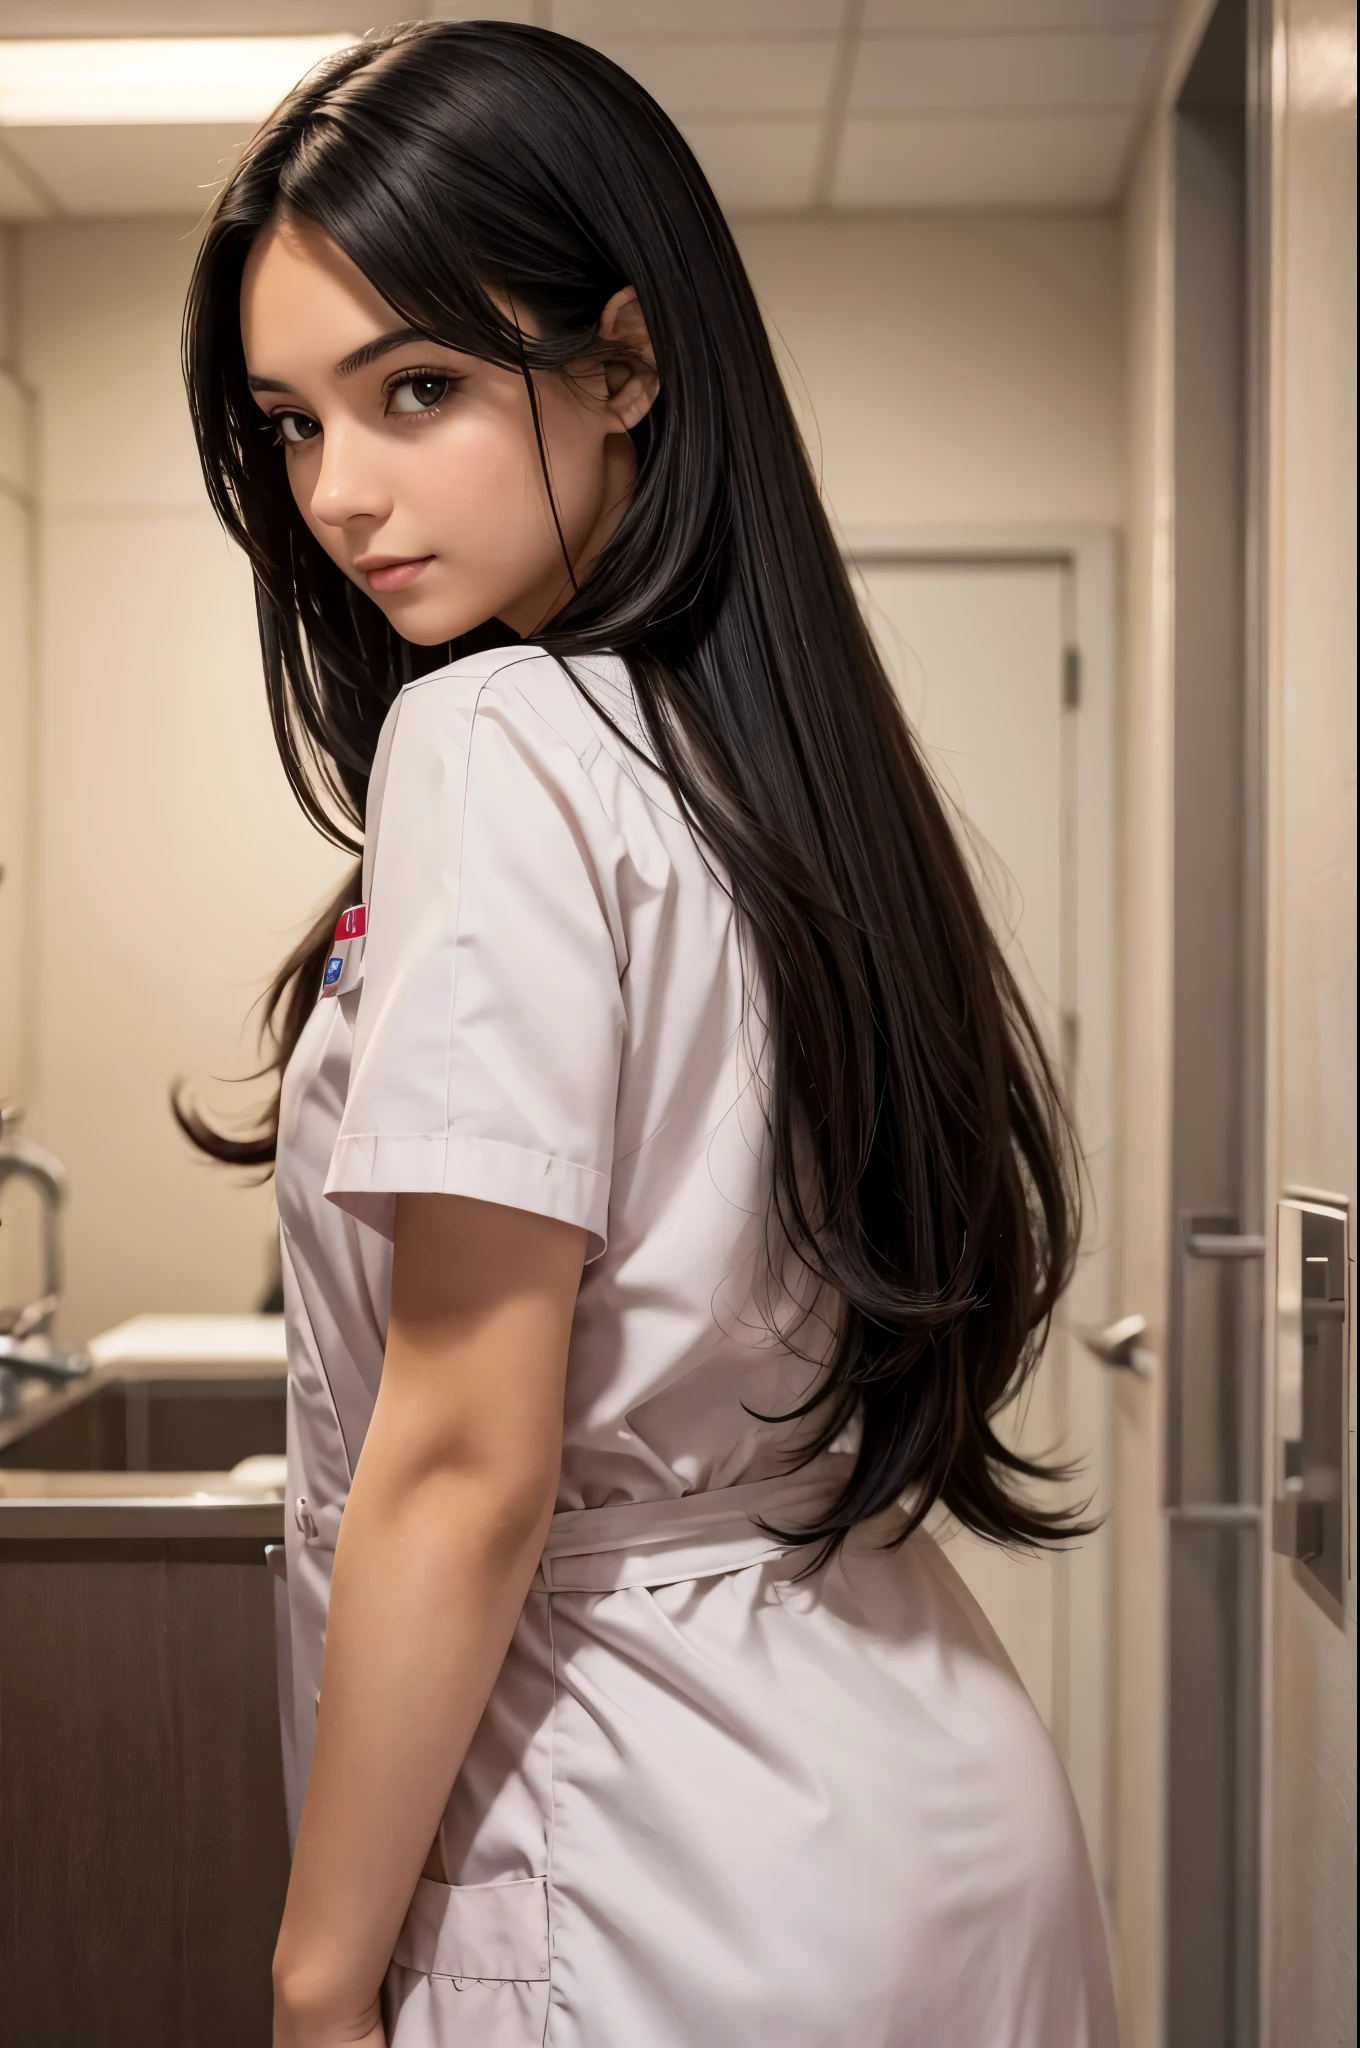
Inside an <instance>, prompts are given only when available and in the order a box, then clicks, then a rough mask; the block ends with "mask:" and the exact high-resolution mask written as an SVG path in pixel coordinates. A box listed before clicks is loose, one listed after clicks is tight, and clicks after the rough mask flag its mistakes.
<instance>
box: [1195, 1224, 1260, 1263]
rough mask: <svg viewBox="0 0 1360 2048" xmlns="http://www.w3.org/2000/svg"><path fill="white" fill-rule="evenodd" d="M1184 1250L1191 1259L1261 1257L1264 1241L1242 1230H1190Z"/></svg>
mask: <svg viewBox="0 0 1360 2048" xmlns="http://www.w3.org/2000/svg"><path fill="white" fill-rule="evenodd" d="M1185 1250H1186V1255H1187V1257H1189V1258H1192V1259H1263V1258H1264V1257H1265V1255H1266V1241H1265V1239H1264V1238H1263V1237H1253V1236H1251V1235H1250V1234H1244V1233H1243V1232H1242V1231H1233V1230H1227V1231H1217V1232H1215V1231H1211V1230H1192V1231H1191V1232H1190V1235H1189V1237H1188V1238H1187V1239H1186V1241H1185Z"/></svg>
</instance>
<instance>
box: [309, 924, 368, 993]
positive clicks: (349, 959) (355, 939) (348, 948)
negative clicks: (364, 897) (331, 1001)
mask: <svg viewBox="0 0 1360 2048" xmlns="http://www.w3.org/2000/svg"><path fill="white" fill-rule="evenodd" d="M367 931H368V906H367V905H366V904H364V903H356V904H355V905H354V907H353V909H352V910H345V911H342V912H341V914H340V918H339V922H338V923H337V924H336V927H335V937H334V938H333V939H332V940H331V950H330V953H329V954H328V956H327V959H326V965H325V967H324V968H323V969H322V974H321V993H322V995H323V996H343V995H348V994H349V991H350V990H351V989H352V988H358V986H359V983H360V982H361V981H362V979H363V966H364V937H365V935H366V933H367Z"/></svg>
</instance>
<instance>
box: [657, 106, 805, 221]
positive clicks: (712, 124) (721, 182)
mask: <svg viewBox="0 0 1360 2048" xmlns="http://www.w3.org/2000/svg"><path fill="white" fill-rule="evenodd" d="M683 130H684V136H685V140H686V141H687V142H688V144H689V146H690V148H691V149H692V150H693V151H694V154H695V155H696V156H697V157H698V159H699V162H700V163H701V164H702V165H703V167H704V172H705V174H706V176H707V178H708V181H709V183H710V184H711V185H712V187H713V190H714V191H715V193H716V194H717V196H718V203H719V205H720V206H721V207H722V209H723V211H724V212H725V213H729V214H732V213H786V212H787V213H791V212H795V211H797V210H798V209H799V208H801V207H805V206H809V205H810V204H811V202H812V178H813V172H814V170H815V169H816V164H817V150H818V146H819V144H820V142H821V136H822V124H821V122H820V121H686V122H685V123H684V124H683Z"/></svg>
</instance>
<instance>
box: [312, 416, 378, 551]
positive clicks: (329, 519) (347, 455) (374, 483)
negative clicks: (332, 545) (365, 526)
mask: <svg viewBox="0 0 1360 2048" xmlns="http://www.w3.org/2000/svg"><path fill="white" fill-rule="evenodd" d="M391 510H392V493H391V491H390V489H389V488H388V486H387V483H386V480H385V478H384V476H383V472H382V464H381V460H380V456H379V451H378V450H377V449H376V448H374V447H373V445H372V442H371V439H370V437H369V436H368V435H366V434H365V433H364V432H363V430H362V429H361V428H359V427H357V426H355V425H354V424H353V423H352V422H349V421H345V420H341V421H339V422H335V423H332V424H331V425H329V426H327V428H326V431H325V437H324V439H323V442H322V447H321V467H320V469H319V471H318V472H317V478H316V488H315V489H314V491H313V492H312V512H313V514H314V516H315V517H316V518H317V519H318V520H319V521H320V522H321V523H322V524H323V525H325V526H333V527H337V528H341V527H345V526H348V525H350V524H351V523H352V522H353V521H355V520H363V521H364V522H365V523H376V524H379V525H380V524H381V523H382V521H383V520H384V519H386V518H387V516H388V514H389V513H390V512H391Z"/></svg>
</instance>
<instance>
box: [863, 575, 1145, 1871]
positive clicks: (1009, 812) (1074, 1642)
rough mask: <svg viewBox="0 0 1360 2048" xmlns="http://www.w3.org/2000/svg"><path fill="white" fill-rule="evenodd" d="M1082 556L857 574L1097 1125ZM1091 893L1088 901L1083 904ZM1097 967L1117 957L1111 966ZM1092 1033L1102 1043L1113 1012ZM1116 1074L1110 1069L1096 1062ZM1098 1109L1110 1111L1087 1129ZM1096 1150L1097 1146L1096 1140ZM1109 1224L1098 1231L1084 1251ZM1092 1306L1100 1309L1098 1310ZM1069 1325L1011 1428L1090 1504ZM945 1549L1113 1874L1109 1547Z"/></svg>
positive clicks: (1022, 974)
mask: <svg viewBox="0 0 1360 2048" xmlns="http://www.w3.org/2000/svg"><path fill="white" fill-rule="evenodd" d="M1076 573H1077V571H1076V568H1075V566H1074V564H1073V562H1072V561H1071V560H1065V559H1063V558H1062V557H1061V556H1058V555H1055V556H1054V557H1053V558H1051V559H1042V558H1040V559H1026V558H1024V557H1017V558H1015V559H1010V560H1007V559H1004V558H998V557H996V556H990V557H988V556H979V557H969V556H968V555H966V554H963V555H956V556H954V557H952V558H950V559H941V558H939V557H934V558H931V557H925V556H920V557H912V556H908V555H899V556H898V557H896V558H895V559H894V558H880V559H877V560H874V559H866V558H865V557H864V556H861V557H860V558H859V560H858V561H857V562H856V563H855V575H856V578H857V581H858V583H859V585H860V589H861V595H862V598H863V600H864V602H865V604H866V608H867V612H868V616H869V619H870V622H871V624H872V626H873V629H874V633H875V636H876V638H877V640H878V643H879V646H880V647H881V649H882V651H883V654H884V656H885V659H886V661H887V664H888V668H889V672H890V674H891V675H892V677H893V680H894V682H895V684H896V686H897V689H898V691H899V694H900V696H901V700H902V703H903V706H904V708H905V710H906V712H907V716H908V718H909V719H910V721H911V723H912V726H913V728H914V730H915V732H916V734H917V736H918V737H919V739H920V740H921V741H922V742H923V744H924V747H925V749H926V753H927V757H928V759H929V761H930V764H931V767H932V769H933V771H934V773H935V776H936V778H937V781H938V783H939V786H940V788H941V789H942V791H943V793H944V795H945V798H946V801H947V802H948V803H949V804H950V805H952V806H953V807H954V809H955V811H956V815H957V819H958V823H959V828H960V831H961V832H962V834H963V835H964V837H965V839H966V841H967V842H968V845H969V847H970V851H971V854H972V858H973V862H974V867H975V871H976V873H977V874H978V877H979V880H980V882H981V885H982V889H983V893H984V900H985V902H986V904H987V907H988V910H989V912H990V914H991V916H992V918H993V922H994V925H995V927H996V929H997V930H998V932H999V933H1000V934H1001V936H1002V937H1003V940H1004V942H1005V944H1006V950H1007V957H1008V959H1009V961H1010V963H1011V966H1012V969H1013V970H1014V972H1015V973H1016V975H1017V977H1018V979H1019V982H1020V985H1021V987H1022V989H1023V991H1024V993H1025V996H1026V998H1027V1000H1028V1001H1029V1003H1030V1005H1031V1007H1032V1009H1033V1012H1034V1014H1035V1016H1036V1018H1037V1019H1038V1021H1039V1024H1040V1027H1041V1029H1042V1031H1043V1033H1044V1035H1045V1038H1046V1040H1047V1043H1048V1046H1049V1050H1050V1052H1051V1054H1052V1057H1053V1059H1054V1062H1055V1064H1056V1065H1057V1067H1058V1069H1059V1070H1060V1071H1061V1072H1062V1073H1063V1074H1064V1075H1065V1077H1066V1078H1067V1080H1068V1083H1069V1086H1070V1087H1071V1088H1072V1091H1073V1093H1074V1095H1075V1098H1076V1100H1077V1102H1078V1105H1079V1108H1078V1117H1079V1123H1080V1122H1081V1121H1082V1120H1083V1116H1085V1117H1086V1118H1087V1120H1089V1121H1090V1123H1091V1124H1092V1125H1093V1127H1095V1128H1097V1129H1098V1131H1099V1133H1100V1134H1101V1136H1103V1133H1104V1131H1105V1130H1106V1129H1107V1128H1108V1118H1107V1114H1100V1113H1098V1109H1097V1105H1093V1104H1092V1102H1091V1099H1090V1079H1091V1077H1090V1076H1089V1075H1088V1074H1085V1073H1083V1074H1081V1075H1080V1077H1079V1076H1078V1073H1077V1067H1078V1064H1082V1065H1085V1064H1086V1063H1087V1062H1086V1060H1085V1058H1084V1055H1085V1054H1087V1053H1089V1052H1090V1050H1091V1043H1090V1038H1091V1034H1090V1033H1089V1032H1088V1031H1087V1029H1086V1025H1087V1019H1086V1018H1085V1017H1084V1016H1083V1015H1082V1014H1081V1008H1082V995H1083V989H1082V984H1081V977H1080V976H1079V974H1078V960H1079V952H1080V941H1081V938H1082V932H1081V923H1082V904H1083V900H1084V892H1083V890H1082V888H1081V886H1080V883H1081V877H1080V874H1079V863H1080V862H1081V861H1082V860H1083V858H1085V857H1086V856H1087V854H1088V852H1089V854H1090V857H1091V858H1092V860H1093V861H1094V862H1095V864H1096V865H1098V866H1100V867H1101V868H1102V869H1103V868H1104V866H1105V863H1106V860H1107V859H1108V855H1109V848H1108V847H1105V848H1103V849H1098V848H1094V847H1092V846H1091V845H1090V841H1091V837H1092V835H1093V834H1095V835H1097V836H1098V835H1099V834H1100V833H1102V832H1103V833H1106V834H1108V831H1109V818H1108V814H1107V815H1106V816H1105V817H1103V818H1101V817H1099V816H1096V815H1094V807H1093V806H1091V805H1089V804H1088V805H1087V807H1086V811H1087V813H1091V815H1085V816H1084V815H1083V809H1082V806H1081V804H1080V801H1079V796H1080V792H1079V789H1078V786H1077V785H1078V778H1079V775H1080V772H1081V765H1082V748H1081V747H1080V745H1079V744H1078V732H1077V721H1078V720H1080V719H1081V718H1082V716H1083V711H1082V709H1081V708H1080V696H1081V690H1080V676H1081V667H1080V650H1079V649H1078V648H1077V646H1076V645H1075V636H1074V620H1075V618H1076V604H1075V577H1076ZM1085 893H1089V892H1085ZM1100 957H1101V958H1103V957H1104V954H1103V950H1102V952H1101V954H1100ZM1090 1007H1092V1008H1094V1009H1095V1010H1097V1011H1098V1012H1100V1013H1101V1014H1100V1015H1099V1017H1098V1018H1096V1019H1093V1020H1092V1022H1093V1023H1095V1024H1096V1025H1097V1027H1098V1030H1099V1029H1101V1028H1104V1026H1105V1024H1106V1021H1107V1016H1108V1005H1107V1004H1104V1003H1101V1002H1099V1001H1096V1002H1095V1003H1093V1004H1091V1005H1090ZM1095 1064H1096V1065H1098V1066H1099V1067H1101V1068H1102V1069H1103V1067H1104V1062H1096V1063H1095ZM1093 1110H1097V1113H1095V1114H1091V1112H1092V1111H1093ZM1082 1135H1083V1139H1085V1137H1086V1132H1085V1131H1084V1130H1083V1133H1082ZM1093 1240H1096V1241H1098V1226H1097V1228H1096V1229H1091V1228H1088V1243H1089V1242H1091V1241H1093ZM1101 1263H1102V1261H1101V1255H1100V1252H1099V1250H1098V1249H1097V1250H1094V1251H1089V1252H1088V1254H1087V1257H1086V1258H1085V1259H1084V1261H1083V1271H1082V1275H1081V1280H1080V1291H1081V1296H1082V1306H1083V1309H1084V1310H1085V1311H1086V1317H1082V1316H1077V1317H1075V1320H1078V1321H1081V1320H1084V1319H1086V1318H1087V1317H1089V1318H1090V1319H1094V1318H1095V1317H1096V1316H1099V1315H1100V1313H1101V1309H1102V1308H1103V1293H1104V1287H1103V1279H1104V1276H1103V1274H1102V1273H1101V1272H1100V1271H1099V1270H1098V1269H1099V1267H1100V1265H1101ZM1093 1303H1094V1304H1096V1306H1095V1307H1094V1312H1092V1307H1091V1304H1093ZM1067 1320H1068V1318H1066V1317H1065V1318H1064V1322H1063V1324H1062V1325H1061V1326H1060V1327H1058V1328H1056V1329H1055V1330H1054V1332H1053V1334H1052V1336H1051V1338H1050V1341H1049V1344H1048V1348H1047V1351H1046V1353H1045V1356H1044V1360H1043V1363H1042V1364H1041V1366H1040V1368H1039V1370H1038V1372H1037V1373H1036V1375H1035V1377H1034V1379H1033V1380H1032V1381H1031V1383H1030V1386H1029V1388H1028V1390H1027V1392H1026V1394H1025V1395H1024V1396H1023V1398H1022V1401H1021V1402H1020V1403H1019V1404H1018V1408H1017V1410H1016V1411H1015V1412H1013V1414H1012V1415H1011V1416H1010V1417H1009V1418H1008V1421H1007V1427H1008V1428H1009V1429H1010V1430H1011V1431H1012V1432H1013V1433H1014V1435H1015V1436H1017V1437H1018V1438H1019V1440H1020V1442H1021V1443H1022V1444H1023V1446H1024V1448H1025V1449H1026V1451H1028V1452H1029V1453H1030V1454H1031V1455H1040V1456H1050V1457H1056V1458H1058V1459H1062V1460H1076V1461H1077V1462H1078V1463H1079V1464H1080V1466H1081V1468H1082V1474H1083V1479H1082V1489H1081V1490H1082V1492H1083V1494H1088V1493H1095V1494H1096V1495H1097V1497H1098V1499H1099V1498H1101V1497H1103V1495H1104V1487H1105V1477H1106V1471H1105V1467H1106V1437H1107V1431H1108V1398H1109V1396H1108V1387H1107V1385H1106V1384H1105V1375H1104V1369H1103V1368H1101V1367H1099V1366H1098V1365H1096V1364H1095V1362H1094V1361H1093V1360H1091V1359H1090V1357H1089V1355H1088V1354H1087V1353H1086V1352H1085V1351H1084V1350H1083V1349H1082V1347H1080V1346H1079V1345H1078V1344H1077V1343H1076V1341H1075V1340H1074V1339H1073V1338H1071V1337H1070V1336H1069V1335H1068V1331H1067V1328H1066V1321H1067ZM943 1533H944V1534H945V1540H946V1541H947V1543H948V1552H949V1556H950V1557H951V1559H952V1561H953V1562H954V1564H955V1566H956V1567H957V1569H958V1570H959V1572H960V1573H961V1575H962V1576H963V1578H964V1579H965V1580H966V1581H967V1583H968V1585H969V1586H970V1588H971V1589H972V1591H973V1593H974V1594H975V1596H976V1597H977V1599H978V1600H979V1602H980V1603H981V1605H982V1607H983V1608H984V1610H985V1611H986V1613H987V1615H988V1618H989V1619H990V1621H991V1622H992V1625H993V1626H994V1628H995V1629H996V1631H997V1633H998V1635H999V1636H1000V1637H1001V1639H1002V1641H1003V1643H1004V1644H1005V1645H1006V1648H1007V1650H1008V1651H1009V1653H1010V1655H1011V1657H1012V1659H1013V1661H1014V1663H1015V1665H1016V1668H1017V1669H1018V1671H1019V1673H1020V1675H1021V1677H1022V1679H1023V1680H1024V1683H1025V1685H1026V1687H1027V1688H1028V1690H1029V1693H1030V1696H1031V1698H1032V1699H1033V1700H1034V1703H1035V1705H1036V1706H1037V1707H1038V1709H1039V1711H1040V1713H1041V1714H1042V1715H1043V1717H1044V1720H1045V1722H1046V1723H1047V1725H1048V1727H1049V1729H1050V1731H1051V1733H1052V1734H1053V1737H1054V1740H1055V1742H1056V1744H1057V1746H1058V1750H1059V1753H1060V1754H1061V1756H1062V1758H1063V1761H1064V1763H1065V1764H1066V1766H1067V1769H1068V1773H1069V1776H1070V1777H1071V1779H1072V1783H1073V1787H1074V1790H1075V1792H1076V1794H1077V1799H1078V1804H1079V1805H1080V1807H1081V1810H1082V1817H1083V1821H1084V1823H1085V1826H1086V1829H1087V1835H1088V1839H1089V1842H1090V1846H1091V1851H1092V1856H1093V1860H1094V1862H1095V1865H1096V1869H1097V1871H1098V1872H1099V1874H1100V1875H1101V1878H1102V1880H1103V1879H1104V1876H1105V1864H1106V1855H1105V1850H1106V1839H1105V1837H1106V1826H1105V1814H1106V1808H1107V1783H1106V1772H1107V1753H1106V1750H1107V1744H1106V1719H1107V1711H1108V1673H1107V1662H1108V1658H1107V1627H1108V1587H1107V1565H1106V1557H1105V1544H1104V1539H1103V1537H1097V1538H1095V1539H1088V1540H1087V1542H1086V1543H1085V1544H1083V1545H1082V1547H1081V1549H1080V1550H1079V1551H1077V1552H1075V1553H1070V1554H1054V1553H1045V1554H1044V1555H1042V1556H1039V1557H1032V1558H1025V1557H1018V1556H1015V1555H1012V1554H1009V1553H1007V1552H1005V1551H1002V1550H999V1549H997V1548H996V1547H995V1546H993V1545H989V1544H985V1543H982V1542H979V1541H978V1540H976V1539H975V1538H973V1537H971V1536H968V1535H966V1534H964V1533H963V1532H961V1531H958V1530H956V1529H953V1528H948V1527H947V1528H946V1529H945V1531H944V1532H943Z"/></svg>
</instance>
